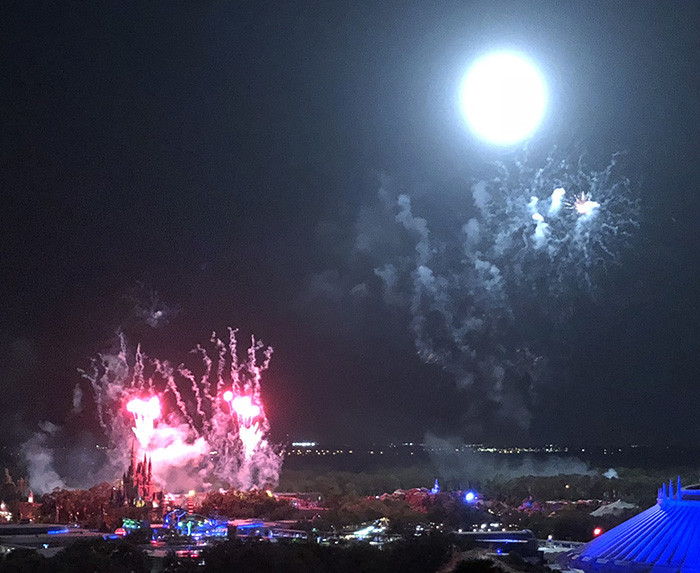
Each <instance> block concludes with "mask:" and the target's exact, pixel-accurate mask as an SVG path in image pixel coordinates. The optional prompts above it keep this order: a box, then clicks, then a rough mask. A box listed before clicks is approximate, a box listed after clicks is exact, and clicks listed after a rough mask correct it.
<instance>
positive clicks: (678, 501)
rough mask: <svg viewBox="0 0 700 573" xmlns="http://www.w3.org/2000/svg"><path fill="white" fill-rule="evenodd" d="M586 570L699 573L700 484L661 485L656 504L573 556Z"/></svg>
mask: <svg viewBox="0 0 700 573" xmlns="http://www.w3.org/2000/svg"><path fill="white" fill-rule="evenodd" d="M570 567H572V568H574V569H582V570H583V571H586V572H587V573H594V572H600V573H604V572H611V573H612V572H623V571H633V572H635V573H646V572H652V571H653V572H654V573H700V489H697V486H691V487H689V488H686V489H684V488H682V487H681V480H680V478H678V483H677V486H676V488H675V491H674V488H673V483H672V482H669V484H668V488H667V487H666V484H664V485H663V487H662V488H661V489H659V495H658V499H657V504H656V505H654V506H653V507H650V508H649V509H647V510H646V511H643V512H642V513H640V514H639V515H636V516H635V517H633V518H631V519H628V520H627V521H625V522H624V523H622V524H620V525H618V526H617V527H615V528H614V529H611V530H610V531H608V532H607V533H604V534H603V535H601V536H600V537H598V538H596V539H594V540H593V541H591V542H590V543H588V544H586V545H584V546H583V548H582V549H581V550H580V551H578V552H577V554H576V555H574V556H573V557H572V559H571V561H570Z"/></svg>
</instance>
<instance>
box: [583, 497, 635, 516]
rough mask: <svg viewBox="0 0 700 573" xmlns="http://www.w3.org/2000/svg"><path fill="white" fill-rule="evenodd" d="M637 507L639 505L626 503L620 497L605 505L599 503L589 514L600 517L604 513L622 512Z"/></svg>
mask: <svg viewBox="0 0 700 573" xmlns="http://www.w3.org/2000/svg"><path fill="white" fill-rule="evenodd" d="M637 507H639V506H638V505H635V504H633V503H626V502H624V501H622V500H621V499H618V500H617V501H614V502H612V503H608V504H607V505H601V506H600V507H599V508H598V509H596V510H595V511H592V512H591V515H592V516H593V517H602V516H604V515H611V514H612V515H615V514H617V513H622V512H623V511H627V510H629V509H636V508H637Z"/></svg>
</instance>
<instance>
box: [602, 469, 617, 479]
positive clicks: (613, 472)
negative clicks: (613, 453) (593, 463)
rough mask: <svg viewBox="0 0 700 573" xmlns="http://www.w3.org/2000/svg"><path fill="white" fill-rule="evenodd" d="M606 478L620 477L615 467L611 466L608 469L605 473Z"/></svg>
mask: <svg viewBox="0 0 700 573" xmlns="http://www.w3.org/2000/svg"><path fill="white" fill-rule="evenodd" d="M603 475H604V476H605V477H606V478H608V479H620V476H619V475H618V473H617V471H616V470H615V468H610V469H609V470H608V471H606V472H605V473H604V474H603Z"/></svg>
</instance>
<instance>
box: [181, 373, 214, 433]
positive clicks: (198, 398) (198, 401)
mask: <svg viewBox="0 0 700 573" xmlns="http://www.w3.org/2000/svg"><path fill="white" fill-rule="evenodd" d="M177 371H178V373H179V374H180V375H181V376H182V377H183V378H185V379H186V380H189V382H190V385H191V387H192V391H193V392H194V399H195V410H196V412H197V416H199V419H200V420H202V421H203V423H204V425H205V426H207V425H208V420H207V416H206V414H205V413H204V409H203V401H202V391H201V390H200V388H199V384H197V381H196V380H195V378H194V374H192V372H191V371H190V370H189V369H187V368H185V366H184V365H183V364H180V365H179V366H178V367H177Z"/></svg>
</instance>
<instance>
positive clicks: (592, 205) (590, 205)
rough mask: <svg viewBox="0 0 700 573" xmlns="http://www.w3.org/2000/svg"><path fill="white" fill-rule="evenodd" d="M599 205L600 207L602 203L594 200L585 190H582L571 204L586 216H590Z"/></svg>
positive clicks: (571, 206) (572, 207) (580, 213)
mask: <svg viewBox="0 0 700 573" xmlns="http://www.w3.org/2000/svg"><path fill="white" fill-rule="evenodd" d="M598 207H600V203H597V202H596V201H592V200H591V199H590V196H589V195H586V193H585V192H584V191H581V194H580V195H579V196H577V197H576V199H575V200H574V201H573V202H572V203H571V204H570V208H571V209H574V210H575V211H576V212H577V213H578V214H579V215H582V216H584V217H590V216H591V215H592V214H593V212H594V211H595V210H596V209H597V208H598Z"/></svg>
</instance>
